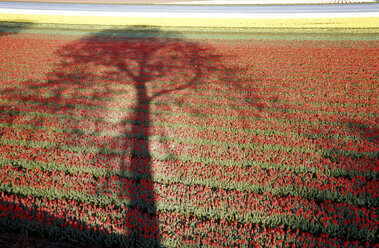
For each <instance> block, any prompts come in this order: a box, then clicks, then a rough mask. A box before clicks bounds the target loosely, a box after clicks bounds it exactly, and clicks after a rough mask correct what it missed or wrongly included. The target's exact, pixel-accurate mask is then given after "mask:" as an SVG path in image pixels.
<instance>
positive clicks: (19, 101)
mask: <svg viewBox="0 0 379 248" xmlns="http://www.w3.org/2000/svg"><path fill="white" fill-rule="evenodd" d="M74 39H75V38H72V37H71V38H70V37H67V38H64V37H63V36H62V37H60V36H52V37H49V38H47V37H46V36H43V35H42V36H41V37H38V38H37V37H35V36H32V35H22V36H13V35H10V36H4V37H1V39H0V44H3V45H4V46H7V49H3V48H2V47H4V46H1V45H0V55H1V54H4V56H0V64H1V65H4V66H3V67H4V68H5V67H6V68H7V69H4V70H2V69H0V95H1V97H0V182H1V183H0V192H1V197H0V227H7V228H10V229H13V230H21V231H22V232H24V231H28V232H30V231H32V230H34V232H35V231H38V232H40V233H43V235H46V236H49V237H52V238H62V237H64V238H66V239H74V240H76V241H77V242H82V241H84V242H88V241H91V240H92V242H95V243H98V244H102V245H103V246H128V245H129V246H130V245H132V246H133V245H134V246H138V244H139V245H141V244H145V246H146V247H152V246H154V244H156V242H160V243H161V244H163V245H165V246H169V247H172V246H177V245H178V246H184V245H189V246H191V245H192V246H214V247H217V246H222V247H225V246H233V247H235V246H248V245H251V246H258V247H259V246H266V247H267V246H268V245H273V246H280V247H282V246H283V247H291V246H294V247H317V246H318V247H319V246H335V247H344V246H346V247H355V246H356V247H359V246H370V245H376V242H377V241H376V239H377V237H376V236H377V231H378V226H379V216H378V211H377V206H378V200H377V199H379V197H378V192H379V191H378V182H377V175H378V168H377V166H376V164H377V163H378V162H379V161H378V156H377V153H378V146H377V145H376V143H377V142H376V140H377V135H378V130H379V127H378V122H377V119H376V118H375V117H376V116H377V111H376V105H377V102H376V101H375V99H376V97H377V96H378V93H377V90H378V88H377V85H376V84H375V83H373V82H374V81H375V75H376V74H377V73H376V72H377V70H378V65H377V63H376V59H375V57H377V56H376V52H377V49H376V45H377V42H307V41H302V42H298V41H285V42H283V41H280V42H276V41H209V40H208V41H198V42H192V41H184V40H182V39H166V38H162V39H161V38H151V39H126V40H125V39H119V38H109V39H108V38H96V39H92V38H89V39H82V40H74ZM12 48H13V49H12ZM16 48H17V49H16ZM219 55H220V56H219ZM241 58H243V59H241ZM9 61H11V62H9ZM35 61H40V63H35ZM0 68H2V67H0ZM241 71H243V72H244V73H243V75H241V73H240V72H241ZM145 90H146V92H144V91H145ZM137 98H138V100H137ZM143 98H145V99H143ZM136 103H137V104H136ZM136 123H138V124H137V125H136Z"/></svg>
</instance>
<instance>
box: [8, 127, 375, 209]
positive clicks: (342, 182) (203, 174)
mask: <svg viewBox="0 0 379 248" xmlns="http://www.w3.org/2000/svg"><path fill="white" fill-rule="evenodd" d="M19 131H20V132H18V134H19V135H21V136H17V133H16V135H14V136H8V134H12V133H11V132H10V131H8V132H5V133H4V135H3V142H7V140H8V141H9V142H10V143H9V142H8V143H9V144H16V145H24V144H28V143H29V144H30V145H32V144H34V145H33V146H36V145H37V146H39V147H46V148H51V147H54V146H58V144H59V146H63V147H65V148H64V150H69V151H70V150H73V151H76V152H78V151H81V152H84V153H95V154H96V153H97V152H101V153H103V154H117V155H122V154H127V152H121V151H122V150H130V149H133V150H134V151H135V152H139V153H141V154H142V153H143V152H144V151H145V150H146V149H147V148H146V147H144V146H143V145H142V143H141V141H140V140H137V139H130V140H129V141H128V142H127V143H124V142H122V147H121V148H120V149H117V150H114V149H112V147H110V145H109V144H105V145H102V144H100V145H98V146H94V147H92V148H91V147H88V146H91V145H93V143H92V142H88V140H87V141H86V143H83V144H81V145H82V146H74V147H72V146H71V144H67V142H65V138H64V136H63V138H62V137H61V138H60V137H59V136H58V137H56V138H54V136H49V135H48V134H47V133H46V135H44V136H38V133H37V134H36V135H34V134H33V135H32V134H31V133H30V132H29V131H28V130H23V129H20V130H19ZM36 136H37V137H36ZM39 137H41V138H39ZM46 137H52V138H53V139H52V140H51V139H50V138H49V139H50V140H49V139H47V140H46ZM12 140H14V141H12ZM24 140H29V142H24ZM81 140H83V138H82V139H81ZM150 143H151V147H161V143H160V142H158V141H152V142H150ZM44 144H45V145H44ZM46 144H47V146H46ZM163 144H164V146H163V147H166V148H163V147H162V148H163V150H162V148H158V151H157V152H158V154H159V153H167V152H169V153H171V154H173V155H174V156H175V157H182V159H181V160H183V159H184V160H188V159H189V160H193V158H196V157H199V158H204V159H203V160H205V161H215V160H216V161H217V160H219V159H220V158H221V159H222V160H221V161H226V163H228V162H229V163H230V164H233V162H242V161H245V159H248V160H249V161H260V162H263V163H277V164H282V165H284V166H288V167H291V166H295V164H296V163H297V161H299V159H301V160H302V159H304V160H309V159H312V158H313V157H314V156H313V155H312V154H307V153H305V152H297V151H295V152H291V153H288V152H285V151H282V150H280V149H279V150H278V151H275V150H272V149H271V150H270V149H268V150H261V149H259V148H258V149H257V150H255V151H254V150H250V149H249V147H245V148H244V149H241V150H237V151H236V149H239V148H238V147H235V148H224V147H222V146H221V147H217V146H215V145H207V144H201V143H200V144H197V143H192V142H190V141H187V142H185V143H176V142H174V143H173V142H170V141H166V142H165V143H163ZM70 147H72V148H70ZM86 147H87V148H86ZM170 147H175V149H170ZM102 149H104V150H103V151H102ZM154 154H157V153H155V152H154V151H152V155H153V156H157V155H154ZM186 154H191V156H190V157H188V155H186ZM259 154H261V155H259ZM262 154H263V155H266V156H267V158H266V160H265V157H264V156H263V157H262ZM275 154H277V156H275ZM284 154H285V155H287V156H286V157H287V159H286V160H283V159H281V158H283V157H284V156H285V155H284ZM183 155H184V156H183ZM306 155H307V156H306ZM307 157H308V158H307ZM259 158H261V159H259ZM289 158H293V162H291V160H289ZM224 163H225V162H224ZM227 166H228V165H227ZM228 167H229V166H228ZM215 169H216V171H217V170H220V167H219V166H217V167H216V168H215ZM197 173H199V174H196V175H195V174H192V175H191V176H192V177H194V176H196V177H197V178H208V177H209V175H208V173H211V174H214V172H213V171H209V172H208V170H207V169H205V170H204V169H203V170H201V171H198V172H197ZM212 176H213V177H212V178H213V180H216V178H217V179H218V180H221V181H230V180H231V181H239V182H242V183H243V184H244V185H252V187H256V186H259V185H262V186H265V185H267V184H270V185H272V186H273V187H274V188H283V187H285V186H287V185H293V184H295V185H296V188H299V189H301V188H302V187H305V188H309V189H312V190H316V191H318V192H319V193H321V192H335V193H338V194H341V195H345V196H346V197H347V198H348V199H349V198H353V201H355V200H354V198H355V196H357V197H359V198H367V200H368V201H369V202H372V201H373V199H375V198H376V195H377V183H376V180H375V179H373V180H369V179H366V178H365V177H361V176H354V177H353V178H351V179H349V178H338V177H331V176H327V175H326V174H321V173H317V174H314V173H309V172H305V173H304V172H293V171H291V170H285V169H284V170H277V168H274V169H271V168H269V169H267V168H261V167H256V166H253V167H250V168H247V169H243V168H240V169H239V170H237V171H234V173H232V174H230V173H225V174H224V173H222V174H219V173H216V175H212ZM253 185H255V186H253ZM321 194H323V193H321ZM335 197H336V196H332V198H331V199H335ZM327 198H328V197H327ZM337 198H339V197H337Z"/></svg>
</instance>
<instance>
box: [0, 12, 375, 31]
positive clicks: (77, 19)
mask: <svg viewBox="0 0 379 248" xmlns="http://www.w3.org/2000/svg"><path fill="white" fill-rule="evenodd" d="M1 21H7V22H27V23H30V24H41V23H51V24H88V25H91V24H92V25H128V26H137V25H144V26H161V27H163V26H166V27H167V26H176V27H203V28H206V27H219V28H221V27H225V28H233V27H236V28H252V29H256V28H258V29H260V28H261V29H262V30H264V31H273V30H276V31H280V32H288V31H291V32H307V30H311V31H312V32H328V31H333V32H335V31H336V30H338V29H342V30H343V32H351V33H361V32H364V33H367V32H369V33H378V31H379V28H378V27H379V17H354V18H279V19H223V18H157V17H104V16H102V17H97V16H63V15H33V14H8V13H1V14H0V22H1Z"/></svg>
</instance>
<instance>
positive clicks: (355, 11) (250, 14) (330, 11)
mask: <svg viewBox="0 0 379 248" xmlns="http://www.w3.org/2000/svg"><path fill="white" fill-rule="evenodd" d="M0 13H15V14H45V15H78V16H117V17H118V16H120V17H173V18H175V17H184V18H204V17H206V18H323V17H378V16H379V4H377V3H373V4H322V5H312V4H310V5H267V6H260V5H244V6H241V5H231V6H222V5H210V6H204V5H112V4H67V3H65V4H62V3H31V2H0Z"/></svg>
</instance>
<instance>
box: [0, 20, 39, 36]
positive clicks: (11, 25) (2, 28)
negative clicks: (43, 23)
mask: <svg viewBox="0 0 379 248" xmlns="http://www.w3.org/2000/svg"><path fill="white" fill-rule="evenodd" d="M33 25H34V24H33V23H32V22H28V21H23V22H12V21H0V36H5V35H10V34H16V33H19V32H21V31H22V30H25V29H28V28H31V27H32V26H33Z"/></svg>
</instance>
